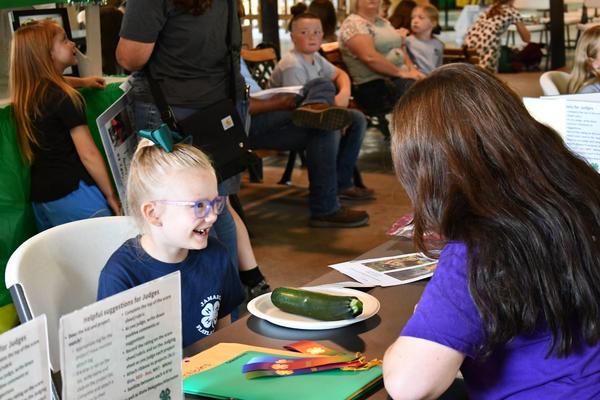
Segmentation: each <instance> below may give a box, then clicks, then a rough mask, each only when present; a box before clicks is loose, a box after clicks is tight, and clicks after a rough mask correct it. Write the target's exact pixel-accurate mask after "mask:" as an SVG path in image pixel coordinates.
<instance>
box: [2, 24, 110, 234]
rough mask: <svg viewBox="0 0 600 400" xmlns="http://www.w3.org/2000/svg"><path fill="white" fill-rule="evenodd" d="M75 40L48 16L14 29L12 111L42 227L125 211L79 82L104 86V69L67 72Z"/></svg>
mask: <svg viewBox="0 0 600 400" xmlns="http://www.w3.org/2000/svg"><path fill="white" fill-rule="evenodd" d="M76 64H77V58H76V57H75V43H73V42H71V41H70V40H69V39H68V38H67V36H66V34H65V31H64V29H63V28H62V27H61V26H60V25H58V24H57V23H55V22H53V21H50V20H40V21H34V22H29V23H27V24H24V25H23V26H21V27H20V28H19V29H17V30H16V31H15V35H14V38H13V42H12V52H11V67H10V92H11V112H12V117H13V118H14V121H15V130H16V133H17V141H18V144H19V150H20V152H21V157H22V159H23V163H24V164H25V165H26V166H28V167H31V197H30V198H31V202H32V205H33V210H34V213H35V217H36V222H37V225H38V229H39V231H43V230H45V229H48V228H51V227H53V226H56V225H60V224H64V223H66V222H70V221H76V220H80V219H86V218H91V217H100V216H109V215H111V214H112V213H115V214H117V215H118V214H119V213H120V211H121V210H120V204H119V200H118V199H117V196H116V195H115V193H114V191H113V187H112V184H111V182H110V179H109V176H108V172H107V170H106V166H105V164H104V159H103V158H102V155H101V154H100V151H99V150H98V149H97V148H96V145H95V144H94V140H93V139H92V136H91V134H90V130H89V128H88V126H87V119H86V115H85V103H84V100H83V98H82V97H81V95H80V94H79V93H78V92H77V91H76V90H75V89H74V87H83V86H87V87H92V88H96V89H104V86H105V82H104V79H102V78H100V77H93V76H92V77H88V78H85V79H80V78H66V77H63V76H62V73H63V71H64V70H65V69H66V68H67V67H71V66H74V65H76Z"/></svg>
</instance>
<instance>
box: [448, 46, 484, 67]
mask: <svg viewBox="0 0 600 400" xmlns="http://www.w3.org/2000/svg"><path fill="white" fill-rule="evenodd" d="M467 60H468V62H469V64H473V65H477V64H479V56H478V55H477V50H475V49H465V48H452V49H449V48H444V61H443V63H444V64H448V63H451V62H459V61H463V62H465V61H467Z"/></svg>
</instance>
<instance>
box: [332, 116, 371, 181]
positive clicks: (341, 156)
mask: <svg viewBox="0 0 600 400" xmlns="http://www.w3.org/2000/svg"><path fill="white" fill-rule="evenodd" d="M366 131H367V119H366V118H365V116H364V114H363V113H361V112H360V111H357V110H352V123H351V124H350V125H349V126H348V128H347V129H346V133H345V134H344V135H343V136H342V138H341V140H340V148H339V151H338V156H337V172H338V189H339V190H346V189H351V188H352V187H353V186H354V184H353V183H352V177H353V176H354V167H355V165H356V160H357V159H358V154H359V153H360V147H361V146H362V142H363V139H364V138H365V132H366Z"/></svg>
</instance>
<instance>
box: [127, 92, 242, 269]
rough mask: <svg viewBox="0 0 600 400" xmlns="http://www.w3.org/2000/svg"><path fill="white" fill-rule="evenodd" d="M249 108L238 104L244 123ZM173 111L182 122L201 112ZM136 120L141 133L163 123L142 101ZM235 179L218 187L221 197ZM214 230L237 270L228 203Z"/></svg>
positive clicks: (193, 110)
mask: <svg viewBox="0 0 600 400" xmlns="http://www.w3.org/2000/svg"><path fill="white" fill-rule="evenodd" d="M248 106H249V102H248V101H243V100H240V101H238V102H237V103H236V107H237V109H238V113H239V114H240V118H241V119H242V122H244V123H245V122H246V117H245V116H246V114H247V113H248ZM171 109H172V110H173V114H174V115H175V118H176V119H177V120H182V119H184V118H186V117H189V116H190V115H192V114H194V113H196V112H198V111H200V110H201V109H198V108H184V107H171ZM135 119H136V120H135V124H136V131H139V130H140V129H156V128H158V127H159V126H160V125H161V124H162V121H161V120H160V113H159V112H158V108H157V107H156V105H154V104H148V103H143V102H140V101H136V102H135ZM234 178H235V177H233V178H230V179H227V180H225V181H223V182H221V183H220V184H219V185H218V190H219V195H220V196H225V195H227V194H228V190H227V189H228V184H229V181H230V180H231V179H234ZM213 228H214V229H211V230H210V232H209V234H210V235H211V236H213V237H216V238H217V239H219V240H220V241H221V242H223V243H224V244H225V247H226V248H227V252H228V253H229V258H230V259H231V262H232V263H233V265H234V266H235V268H236V269H237V268H238V247H237V231H236V229H235V221H234V220H233V216H232V215H231V211H229V207H228V206H227V203H225V207H224V208H223V211H222V212H221V214H220V215H219V218H217V220H216V222H215V224H214V225H213Z"/></svg>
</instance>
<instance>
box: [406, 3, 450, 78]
mask: <svg viewBox="0 0 600 400" xmlns="http://www.w3.org/2000/svg"><path fill="white" fill-rule="evenodd" d="M438 18H439V13H438V10H437V8H435V7H434V6H432V5H431V4H426V5H424V6H419V7H415V9H414V10H413V12H412V22H411V25H410V28H411V31H412V34H411V35H410V36H407V37H406V39H405V42H406V52H407V53H408V55H409V56H410V58H411V60H412V61H413V62H414V63H415V64H416V65H417V68H419V71H421V72H422V73H424V74H425V75H429V74H430V73H431V71H433V70H434V69H436V68H437V67H440V66H441V65H442V63H443V61H444V44H443V43H442V42H441V41H439V40H438V39H437V38H435V37H432V36H431V33H432V32H433V30H434V29H435V27H436V26H437V25H438Z"/></svg>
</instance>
